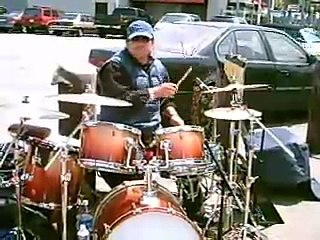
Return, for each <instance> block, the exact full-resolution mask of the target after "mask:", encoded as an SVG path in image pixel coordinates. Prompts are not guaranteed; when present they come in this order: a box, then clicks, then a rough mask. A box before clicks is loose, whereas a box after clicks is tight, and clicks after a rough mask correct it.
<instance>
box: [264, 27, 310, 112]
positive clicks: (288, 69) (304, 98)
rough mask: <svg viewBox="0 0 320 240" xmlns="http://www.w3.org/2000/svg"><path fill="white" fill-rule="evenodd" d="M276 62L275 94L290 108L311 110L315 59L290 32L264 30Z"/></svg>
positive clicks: (277, 98)
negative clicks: (308, 107) (291, 36)
mask: <svg viewBox="0 0 320 240" xmlns="http://www.w3.org/2000/svg"><path fill="white" fill-rule="evenodd" d="M263 34H264V36H265V39H266V41H267V45H268V47H269V49H270V53H271V54H272V58H273V60H274V63H275V68H276V70H277V75H276V77H275V78H274V79H273V81H274V87H275V98H276V100H277V101H278V102H279V103H281V106H282V107H283V108H285V109H286V110H291V111H301V110H302V111H305V110H307V105H308V98H309V94H310V90H311V85H312V77H313V72H314V63H309V56H308V54H307V53H306V52H305V51H304V50H303V48H302V47H301V46H300V45H299V44H297V43H296V42H295V41H293V40H292V39H291V38H290V37H288V36H287V35H286V34H284V33H281V32H274V31H267V30H264V31H263Z"/></svg>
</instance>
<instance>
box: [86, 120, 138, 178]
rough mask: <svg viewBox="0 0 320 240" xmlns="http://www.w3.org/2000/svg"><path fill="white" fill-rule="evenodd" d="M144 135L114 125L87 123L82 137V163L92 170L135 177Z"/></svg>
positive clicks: (125, 126) (123, 126)
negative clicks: (135, 165) (136, 163)
mask: <svg viewBox="0 0 320 240" xmlns="http://www.w3.org/2000/svg"><path fill="white" fill-rule="evenodd" d="M140 142H141V131H140V130H139V129H136V128H133V127H130V126H127V125H123V124H118V123H111V122H87V123H85V124H84V127H83V130H82V137H81V152H80V163H81V164H82V165H83V166H84V167H85V168H89V169H94V170H98V171H106V172H113V173H122V174H133V173H135V170H136V168H135V167H134V162H133V161H134V160H137V154H138V153H139V150H138V149H139V146H140V145H139V144H140Z"/></svg>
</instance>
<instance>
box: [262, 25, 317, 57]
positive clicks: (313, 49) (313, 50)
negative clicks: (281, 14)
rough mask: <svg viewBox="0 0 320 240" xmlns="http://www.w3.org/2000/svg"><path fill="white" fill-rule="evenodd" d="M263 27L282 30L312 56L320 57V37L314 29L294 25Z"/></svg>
mask: <svg viewBox="0 0 320 240" xmlns="http://www.w3.org/2000/svg"><path fill="white" fill-rule="evenodd" d="M263 26H266V27H271V28H275V29H279V30H282V31H284V32H286V33H287V34H289V35H290V36H291V37H293V38H294V39H295V40H296V41H297V42H299V43H300V44H301V46H302V47H303V48H304V49H305V50H306V51H307V52H308V53H310V54H313V55H316V56H318V57H320V36H319V34H317V32H316V31H315V30H313V29H312V28H308V27H304V26H301V25H293V24H288V25H284V24H271V23H269V24H264V25H263Z"/></svg>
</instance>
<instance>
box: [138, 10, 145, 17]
mask: <svg viewBox="0 0 320 240" xmlns="http://www.w3.org/2000/svg"><path fill="white" fill-rule="evenodd" d="M138 14H139V17H145V16H146V14H145V12H144V11H143V10H140V9H138Z"/></svg>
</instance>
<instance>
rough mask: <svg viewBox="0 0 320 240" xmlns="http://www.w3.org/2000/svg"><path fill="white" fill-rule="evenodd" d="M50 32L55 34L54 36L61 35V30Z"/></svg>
mask: <svg viewBox="0 0 320 240" xmlns="http://www.w3.org/2000/svg"><path fill="white" fill-rule="evenodd" d="M52 34H53V35H56V36H62V32H60V31H53V33H52Z"/></svg>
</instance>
